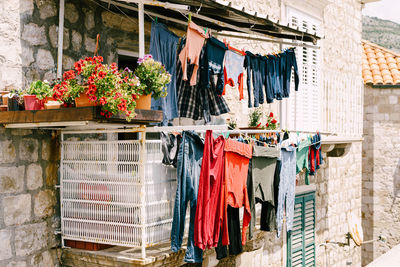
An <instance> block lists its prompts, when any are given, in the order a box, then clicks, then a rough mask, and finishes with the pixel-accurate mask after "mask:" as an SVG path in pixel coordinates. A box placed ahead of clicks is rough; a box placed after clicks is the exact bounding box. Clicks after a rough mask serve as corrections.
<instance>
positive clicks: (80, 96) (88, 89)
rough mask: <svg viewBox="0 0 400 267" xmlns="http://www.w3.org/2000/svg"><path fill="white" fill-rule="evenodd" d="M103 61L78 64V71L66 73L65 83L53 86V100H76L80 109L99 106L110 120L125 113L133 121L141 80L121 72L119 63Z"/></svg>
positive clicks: (96, 60)
mask: <svg viewBox="0 0 400 267" xmlns="http://www.w3.org/2000/svg"><path fill="white" fill-rule="evenodd" d="M102 62H103V58H102V57H100V56H97V57H93V58H85V59H82V60H79V61H77V62H76V63H75V70H70V71H67V72H65V73H64V75H63V81H58V82H57V84H56V85H55V86H54V88H53V91H54V94H53V97H54V98H55V99H56V100H60V101H63V102H64V103H66V102H70V101H75V105H76V106H77V107H81V106H93V105H100V106H101V113H100V114H101V115H103V116H105V117H107V118H109V117H111V116H112V115H116V114H118V113H122V114H124V115H125V116H126V120H127V121H130V120H131V119H132V118H133V117H134V116H135V115H136V114H135V107H136V99H137V94H138V88H140V82H139V79H138V78H137V77H136V76H134V75H128V74H126V73H123V72H119V71H118V69H117V64H116V63H112V64H111V65H107V64H102ZM77 76H78V77H77ZM77 78H81V80H82V82H83V84H84V85H80V84H79V83H78V80H77ZM81 100H83V101H84V102H85V103H82V102H81Z"/></svg>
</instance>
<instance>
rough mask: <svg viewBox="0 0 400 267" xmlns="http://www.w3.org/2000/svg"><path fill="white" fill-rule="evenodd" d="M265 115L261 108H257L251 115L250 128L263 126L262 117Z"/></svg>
mask: <svg viewBox="0 0 400 267" xmlns="http://www.w3.org/2000/svg"><path fill="white" fill-rule="evenodd" d="M262 115H263V113H262V110H261V109H260V108H256V109H254V110H253V112H251V113H250V115H249V127H260V126H261V122H260V120H261V117H262Z"/></svg>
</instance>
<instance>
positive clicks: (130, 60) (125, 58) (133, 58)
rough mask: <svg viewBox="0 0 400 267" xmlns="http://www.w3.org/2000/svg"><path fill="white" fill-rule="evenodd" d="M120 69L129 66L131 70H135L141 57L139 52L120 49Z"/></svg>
mask: <svg viewBox="0 0 400 267" xmlns="http://www.w3.org/2000/svg"><path fill="white" fill-rule="evenodd" d="M117 52H118V69H125V68H126V67H128V68H129V69H130V70H132V71H134V70H135V69H136V67H137V61H138V59H139V54H138V53H136V52H132V51H128V50H123V49H118V50H117Z"/></svg>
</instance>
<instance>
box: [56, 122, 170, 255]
mask: <svg viewBox="0 0 400 267" xmlns="http://www.w3.org/2000/svg"><path fill="white" fill-rule="evenodd" d="M145 129H146V128H145V127H137V128H133V129H129V130H104V131H95V130H93V131H62V133H61V161H60V195H61V196H60V200H61V233H62V244H63V246H64V244H65V240H79V241H86V242H94V243H103V244H110V245H118V246H126V247H140V248H141V253H142V258H145V257H146V250H145V248H146V247H148V246H151V245H153V244H156V243H158V242H161V241H164V240H168V239H169V237H170V230H171V224H172V207H173V206H172V205H173V199H174V192H175V191H176V172H175V170H174V169H173V168H171V167H167V166H164V165H162V153H161V140H159V139H158V140H147V139H146V132H145ZM121 134H130V135H131V136H130V137H129V138H122V139H127V140H121V138H118V135H121Z"/></svg>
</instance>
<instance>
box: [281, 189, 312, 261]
mask: <svg viewBox="0 0 400 267" xmlns="http://www.w3.org/2000/svg"><path fill="white" fill-rule="evenodd" d="M287 266H288V267H296V266H306V267H309V266H315V192H308V193H303V194H299V195H296V199H295V204H294V219H293V230H292V231H291V232H289V233H288V239H287Z"/></svg>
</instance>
